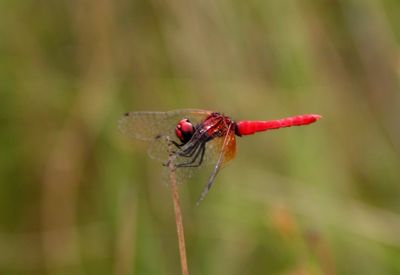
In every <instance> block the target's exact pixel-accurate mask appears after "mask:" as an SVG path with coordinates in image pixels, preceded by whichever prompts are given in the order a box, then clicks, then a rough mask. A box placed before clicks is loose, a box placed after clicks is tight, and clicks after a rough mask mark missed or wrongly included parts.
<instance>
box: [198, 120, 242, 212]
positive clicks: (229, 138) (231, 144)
mask: <svg viewBox="0 0 400 275" xmlns="http://www.w3.org/2000/svg"><path fill="white" fill-rule="evenodd" d="M231 126H232V125H230V126H229V128H228V131H227V133H226V135H225V136H223V137H220V138H218V140H217V141H216V142H218V143H219V145H218V146H219V150H217V152H218V154H217V155H216V156H213V157H216V162H214V164H215V165H214V169H213V171H212V172H211V174H210V177H209V179H208V182H207V184H206V186H205V187H204V190H203V192H202V193H201V195H200V198H199V200H198V201H197V205H199V204H200V202H201V201H202V200H204V198H205V196H206V195H207V193H208V191H209V190H210V188H211V186H212V184H213V182H214V180H215V177H216V176H217V174H218V172H219V171H220V170H221V169H222V168H223V167H224V166H225V165H226V164H227V163H228V162H229V161H230V160H232V159H233V158H234V157H235V155H236V138H235V134H234V132H233V131H231V130H230V129H231Z"/></svg>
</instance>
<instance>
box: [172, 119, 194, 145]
mask: <svg viewBox="0 0 400 275" xmlns="http://www.w3.org/2000/svg"><path fill="white" fill-rule="evenodd" d="M193 129H194V127H193V124H192V123H191V122H190V121H189V119H187V118H184V119H182V120H181V121H179V122H178V125H176V127H175V134H176V136H177V137H178V138H179V139H180V141H182V142H183V143H187V142H188V141H189V140H190V139H191V138H192V136H193V131H194V130H193Z"/></svg>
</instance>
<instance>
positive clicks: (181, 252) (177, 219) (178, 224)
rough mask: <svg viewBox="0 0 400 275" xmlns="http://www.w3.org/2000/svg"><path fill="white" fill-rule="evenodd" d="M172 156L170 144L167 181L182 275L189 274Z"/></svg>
mask: <svg viewBox="0 0 400 275" xmlns="http://www.w3.org/2000/svg"><path fill="white" fill-rule="evenodd" d="M172 156H173V154H172V148H171V146H169V160H168V169H169V181H170V186H171V192H172V200H173V203H174V211H175V223H176V231H177V233H178V244H179V255H180V260H181V268H182V275H189V270H188V265H187V260H186V246H185V235H184V230H183V222H182V212H181V205H180V201H179V193H178V187H177V184H176V173H175V170H176V167H175V165H174V162H173V160H172Z"/></svg>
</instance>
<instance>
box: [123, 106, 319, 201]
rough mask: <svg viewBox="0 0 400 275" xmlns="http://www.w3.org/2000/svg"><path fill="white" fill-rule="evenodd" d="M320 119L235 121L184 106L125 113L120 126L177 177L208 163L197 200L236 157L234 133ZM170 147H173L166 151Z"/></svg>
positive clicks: (241, 133)
mask: <svg viewBox="0 0 400 275" xmlns="http://www.w3.org/2000/svg"><path fill="white" fill-rule="evenodd" d="M320 118H321V116H320V115H316V114H306V115H298V116H292V117H287V118H282V119H277V120H260V121H259V120H241V121H236V122H235V121H234V120H232V119H231V118H230V117H228V116H225V115H224V114H221V113H219V112H213V111H206V110H196V109H183V110H175V111H169V112H128V113H126V114H125V115H124V116H123V117H122V118H121V119H120V121H119V128H120V130H121V132H122V133H123V134H125V135H127V136H129V137H132V138H135V139H139V140H144V141H147V142H149V151H148V153H149V155H150V157H152V158H154V159H157V160H160V161H162V162H163V163H164V166H167V162H168V161H171V160H172V161H173V165H174V167H176V171H177V173H179V175H178V177H179V178H180V180H182V178H183V177H185V176H188V175H190V174H191V172H193V171H196V170H198V169H199V168H201V167H203V166H205V165H207V164H211V165H212V172H211V175H210V177H209V179H208V182H207V184H206V186H205V187H204V190H203V192H202V193H201V195H200V198H199V201H198V203H199V202H200V201H202V200H203V199H204V198H205V196H206V195H207V193H208V191H209V190H210V188H211V186H212V184H213V182H214V179H215V177H216V175H217V173H218V171H219V170H220V169H221V168H222V167H223V166H224V165H225V164H226V163H227V162H229V161H230V160H232V159H233V158H234V157H235V153H236V137H235V136H246V135H252V134H254V133H256V132H262V131H267V130H272V129H279V128H283V127H291V126H301V125H307V124H310V123H313V122H315V121H317V120H318V119H320ZM171 146H172V147H173V148H174V150H173V151H172V152H169V151H171V150H170V149H169V148H171ZM170 153H171V154H172V155H170Z"/></svg>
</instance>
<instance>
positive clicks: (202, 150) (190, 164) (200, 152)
mask: <svg viewBox="0 0 400 275" xmlns="http://www.w3.org/2000/svg"><path fill="white" fill-rule="evenodd" d="M205 149H206V147H205V144H204V143H203V144H201V146H200V147H199V149H198V150H197V152H196V155H195V156H194V157H193V158H192V160H191V161H189V162H185V163H180V164H178V165H177V167H199V166H200V165H201V164H202V162H203V158H204V153H205ZM199 156H200V160H199V161H198V163H195V162H196V160H197V159H198V158H199Z"/></svg>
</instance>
